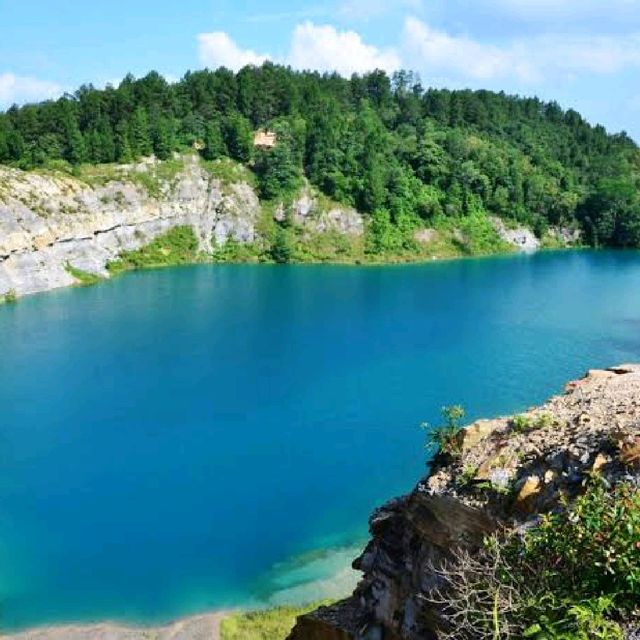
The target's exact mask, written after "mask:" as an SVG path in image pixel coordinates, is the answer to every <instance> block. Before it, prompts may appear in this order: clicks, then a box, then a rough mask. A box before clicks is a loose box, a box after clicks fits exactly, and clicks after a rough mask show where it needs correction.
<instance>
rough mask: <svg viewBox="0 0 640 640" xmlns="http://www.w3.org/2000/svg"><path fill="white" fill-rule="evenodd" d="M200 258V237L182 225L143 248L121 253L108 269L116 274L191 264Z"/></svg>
mask: <svg viewBox="0 0 640 640" xmlns="http://www.w3.org/2000/svg"><path fill="white" fill-rule="evenodd" d="M198 259H199V255H198V239H197V238H196V235H195V233H194V231H193V229H192V228H191V227H188V226H180V227H174V228H173V229H171V230H170V231H167V233H165V234H163V235H161V236H158V237H157V238H155V239H154V240H153V241H152V242H151V243H150V244H148V245H146V246H144V247H142V248H141V249H138V250H136V251H125V252H123V253H121V254H120V258H119V260H116V261H113V262H110V263H109V264H108V265H107V269H108V270H109V272H110V273H111V274H114V275H115V274H118V273H121V272H122V271H128V270H130V269H140V268H144V267H146V268H150V267H166V266H169V265H179V264H190V263H193V262H197V261H198Z"/></svg>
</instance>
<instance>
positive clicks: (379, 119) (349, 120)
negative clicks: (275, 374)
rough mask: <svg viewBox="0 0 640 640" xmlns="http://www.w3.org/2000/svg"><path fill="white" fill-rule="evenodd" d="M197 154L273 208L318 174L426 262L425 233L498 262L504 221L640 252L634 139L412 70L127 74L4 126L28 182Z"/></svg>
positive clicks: (383, 239)
mask: <svg viewBox="0 0 640 640" xmlns="http://www.w3.org/2000/svg"><path fill="white" fill-rule="evenodd" d="M259 128H268V129H269V130H270V131H273V132H275V133H276V134H277V143H276V144H275V145H274V146H273V147H270V148H266V147H262V148H256V147H254V144H253V134H254V131H255V130H256V129H259ZM194 148H195V149H197V150H198V152H199V153H200V154H201V155H202V156H203V157H204V159H206V160H207V161H208V162H211V163H216V162H218V163H220V162H224V159H225V158H232V159H234V160H236V161H238V162H240V163H242V164H243V165H245V166H246V167H248V168H250V169H251V172H252V173H253V174H254V175H255V176H256V180H257V184H258V187H259V191H260V193H261V195H262V197H264V198H266V199H273V198H278V197H281V196H283V195H285V194H288V193H291V192H293V191H295V189H296V188H297V187H298V186H299V184H300V181H301V179H302V177H303V176H306V177H307V178H308V179H309V181H310V182H311V183H312V184H313V185H315V187H317V188H318V189H319V190H320V191H321V192H322V193H323V194H325V195H326V196H328V197H330V198H332V199H333V200H335V201H337V202H339V203H342V204H344V205H348V206H353V207H355V208H357V209H358V210H359V211H361V212H363V213H365V214H368V215H369V216H371V225H370V233H369V238H368V241H367V252H368V253H372V254H375V255H379V254H380V253H386V254H389V255H402V254H403V252H407V251H410V250H412V246H408V245H411V243H412V242H413V237H412V234H411V233H410V231H411V230H413V229H415V228H425V227H428V228H439V227H441V228H451V227H455V228H457V229H461V230H462V235H463V237H462V238H461V239H459V242H461V243H462V245H463V246H462V253H470V254H475V253H488V252H491V251H494V250H495V244H496V243H497V239H496V238H497V236H496V234H495V233H494V232H492V230H491V229H490V228H489V225H488V223H487V217H488V215H495V216H499V217H501V218H502V219H504V220H505V221H507V222H513V223H518V224H525V225H527V226H529V227H530V228H532V229H534V230H535V232H536V234H537V235H538V236H539V237H540V238H545V237H547V238H549V241H550V242H553V240H552V237H551V236H548V234H547V229H549V228H550V227H560V226H563V227H569V228H576V227H580V228H582V230H583V231H584V234H585V237H586V238H587V240H588V241H589V242H591V243H592V244H594V245H598V246H600V245H613V246H640V196H639V195H638V194H639V193H640V190H638V178H639V175H640V171H639V168H640V162H639V158H640V155H639V153H638V149H637V147H636V145H635V144H634V142H633V141H632V140H631V139H630V138H629V137H628V136H627V135H626V134H624V133H621V134H617V135H610V134H608V133H607V132H606V131H605V129H604V128H603V127H601V126H595V127H594V126H591V125H590V124H588V123H587V122H586V121H585V120H584V119H583V118H582V117H581V116H580V115H579V114H578V113H576V112H575V111H573V110H568V111H563V110H562V109H561V108H560V107H559V106H558V105H557V104H556V103H553V102H552V103H545V102H542V101H540V100H538V99H535V98H519V97H513V96H507V95H505V94H503V93H493V92H490V91H475V92H473V91H448V90H435V89H428V90H425V89H424V88H423V87H422V85H421V84H420V82H419V80H418V79H417V77H415V76H414V75H412V74H411V73H407V72H398V73H396V74H394V75H393V77H392V78H389V77H388V76H387V75H385V73H383V72H381V71H376V72H372V73H369V74H366V75H363V76H353V77H352V78H351V79H348V80H347V79H342V78H340V77H338V76H337V75H328V74H325V75H320V74H318V73H312V72H295V71H293V70H291V69H288V68H283V67H279V66H276V65H273V64H271V63H265V64H264V65H262V66H260V67H253V66H249V67H245V68H244V69H242V70H241V71H239V72H238V73H236V74H234V73H232V72H231V71H229V70H227V69H224V68H221V69H218V70H216V71H208V70H204V71H198V72H194V73H191V72H189V73H187V74H186V75H185V76H184V77H183V78H182V79H181V80H180V81H179V82H177V83H174V84H171V83H169V82H167V81H166V80H165V79H163V78H162V77H161V76H160V75H159V74H157V73H155V72H152V73H149V74H148V75H147V76H145V77H144V78H141V79H139V80H136V79H134V78H133V77H132V76H127V77H126V78H125V79H124V80H123V81H122V82H121V83H120V85H119V86H118V87H112V86H108V87H107V88H106V89H104V90H99V89H95V88H94V87H92V86H91V85H85V86H83V87H81V88H80V89H79V90H78V91H76V92H75V93H74V94H73V95H69V94H67V95H65V96H64V97H62V98H60V99H58V100H56V101H47V102H43V103H40V104H32V105H26V106H23V107H12V108H10V109H9V110H8V111H6V112H5V113H3V114H0V162H2V163H7V164H11V165H15V166H18V167H22V168H27V169H28V168H33V167H42V166H47V165H48V164H50V163H51V162H54V163H55V162H57V163H59V162H61V161H64V162H67V163H69V164H70V165H72V166H73V167H82V166H84V165H85V164H86V163H91V164H104V163H114V162H118V163H131V162H133V161H135V160H136V159H138V158H140V157H144V156H148V155H150V154H155V155H156V157H158V158H159V159H164V160H170V159H171V157H172V154H173V152H181V151H184V150H187V149H194ZM223 166H224V165H223V164H222V165H220V164H219V165H217V166H216V170H218V169H221V168H222V167H223ZM141 179H142V180H144V177H143V178H141ZM150 189H153V184H151V185H150Z"/></svg>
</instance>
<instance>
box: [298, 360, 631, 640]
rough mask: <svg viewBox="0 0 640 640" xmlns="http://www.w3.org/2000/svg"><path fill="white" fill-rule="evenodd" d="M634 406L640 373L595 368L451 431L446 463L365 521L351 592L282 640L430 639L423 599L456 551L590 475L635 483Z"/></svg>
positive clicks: (433, 614)
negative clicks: (513, 410) (528, 405)
mask: <svg viewBox="0 0 640 640" xmlns="http://www.w3.org/2000/svg"><path fill="white" fill-rule="evenodd" d="M639 398H640V366H638V365H623V366H619V367H613V368H611V369H607V370H594V371H590V372H589V373H588V374H587V376H586V377H585V378H584V379H582V380H579V381H576V382H572V383H570V384H569V385H567V388H566V393H565V394H564V395H560V396H557V397H554V398H552V399H551V400H549V401H548V402H547V403H546V404H545V405H543V406H541V407H537V408H534V409H531V410H529V411H527V412H526V413H525V414H523V415H521V416H514V417H505V418H498V419H495V420H483V421H479V422H476V423H474V424H473V425H471V426H470V427H469V428H467V429H465V430H463V431H461V432H460V434H459V435H458V438H457V440H456V441H455V443H454V444H455V447H456V451H457V455H456V456H455V457H454V458H451V457H447V456H442V455H441V456H439V458H438V459H436V461H435V463H434V466H433V469H432V472H431V474H430V475H429V476H428V477H426V478H425V479H424V480H422V481H421V482H420V483H419V484H418V486H417V487H416V488H415V489H414V490H413V491H412V492H411V493H410V494H409V495H407V496H405V497H402V498H399V499H396V500H393V501H391V502H390V503H388V504H387V505H385V506H384V507H382V508H381V509H379V510H377V511H376V512H375V513H374V514H373V516H372V517H371V520H370V532H371V536H372V537H371V541H370V542H369V544H368V545H367V547H366V549H365V551H364V553H363V554H362V555H361V556H360V557H359V558H358V559H356V560H355V562H354V567H355V568H357V569H360V570H361V571H362V573H363V578H362V580H361V582H360V583H359V585H358V587H357V589H356V591H355V592H354V594H353V595H352V596H351V597H350V598H348V599H347V600H345V601H343V602H341V603H339V604H338V605H336V606H335V607H328V608H327V607H324V608H322V609H320V610H318V611H317V612H314V613H311V614H308V615H306V616H303V617H302V618H300V619H299V621H298V624H297V625H296V627H295V628H294V630H293V632H292V634H291V636H290V640H307V639H308V638H314V639H315V640H333V639H334V638H340V639H343V638H348V639H349V640H431V639H434V640H435V639H437V638H438V621H439V620H440V619H441V617H440V610H439V606H441V605H438V604H435V603H436V602H438V600H437V599H434V598H433V597H431V596H432V594H433V593H435V592H436V591H437V590H438V587H439V580H440V578H439V575H440V574H439V573H438V569H439V568H441V567H442V566H443V565H444V564H445V562H446V561H448V560H449V559H451V558H452V557H453V555H454V554H455V552H456V550H459V549H461V548H462V549H466V550H470V551H472V552H473V550H474V549H477V548H479V546H480V545H481V544H482V540H483V538H484V537H485V536H486V535H487V533H490V532H492V531H494V530H495V529H496V528H497V527H498V526H499V525H503V524H508V525H512V526H526V524H527V523H528V522H530V521H534V520H535V518H536V517H537V515H539V514H540V513H543V512H546V511H549V510H550V509H552V508H554V507H557V506H558V504H559V500H560V497H561V496H567V497H569V498H570V497H571V496H575V495H577V494H578V493H579V492H580V491H581V489H582V486H583V481H584V479H585V478H586V476H587V475H588V474H591V473H593V472H594V471H597V472H598V473H600V474H601V475H602V476H603V478H604V480H605V481H606V482H608V483H610V484H611V485H613V484H615V483H616V482H618V481H620V480H631V481H634V482H637V483H638V482H640V401H639V400H638V399H639ZM633 633H636V631H635V627H634V628H633V629H632V630H631V631H630V634H631V635H629V637H635V636H633Z"/></svg>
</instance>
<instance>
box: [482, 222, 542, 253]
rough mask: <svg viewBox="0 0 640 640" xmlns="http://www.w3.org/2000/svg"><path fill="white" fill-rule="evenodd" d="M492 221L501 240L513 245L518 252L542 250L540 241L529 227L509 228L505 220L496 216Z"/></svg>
mask: <svg viewBox="0 0 640 640" xmlns="http://www.w3.org/2000/svg"><path fill="white" fill-rule="evenodd" d="M490 220H491V224H492V225H493V228H494V229H495V230H496V231H497V233H498V235H499V236H500V238H501V239H502V240H504V241H505V242H507V243H509V244H510V245H513V246H514V247H515V248H516V249H517V250H518V251H522V252H523V253H532V252H534V251H537V250H538V249H539V248H540V244H541V243H540V240H539V239H538V238H536V236H535V234H534V233H533V231H531V229H528V228H527V227H507V225H506V224H505V223H504V220H501V219H500V218H498V217H495V216H492V217H491V218H490Z"/></svg>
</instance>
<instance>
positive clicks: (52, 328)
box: [0, 252, 640, 629]
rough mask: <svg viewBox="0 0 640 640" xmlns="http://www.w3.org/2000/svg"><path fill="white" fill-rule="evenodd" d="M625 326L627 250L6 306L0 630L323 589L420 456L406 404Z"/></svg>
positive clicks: (591, 350)
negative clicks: (371, 514)
mask: <svg viewBox="0 0 640 640" xmlns="http://www.w3.org/2000/svg"><path fill="white" fill-rule="evenodd" d="M639 329H640V254H638V253H623V252H620V253H613V252H602V253H594V252H573V253H571V252H570V253H549V254H544V255H537V256H533V257H513V258H496V259H485V260H468V261H458V262H449V263H439V264H430V265H424V266H407V267H380V268H378V267H367V268H355V267H344V268H343V267H330V266H326V267H325V266H290V267H281V266H273V267H272V266H199V267H193V268H179V269H171V270H161V271H147V272H138V273H132V274H129V275H126V276H124V277H121V278H118V279H116V280H114V281H112V282H107V283H104V284H101V285H99V286H96V287H92V288H85V289H73V290H62V291H58V292H53V293H49V294H44V295H39V296H34V297H31V298H27V299H24V300H21V301H20V302H19V303H18V304H16V305H13V306H5V307H3V308H0V409H1V412H0V603H1V605H0V627H3V628H4V629H11V628H21V627H26V626H31V625H36V624H44V623H51V622H60V621H80V620H93V619H120V620H127V621H136V622H157V621H163V620H167V619H169V618H173V617H176V616H180V615H184V614H188V613H193V612H195V611H201V610H203V609H210V608H216V607H226V606H234V605H244V604H248V603H249V604H251V603H253V604H255V603H262V602H281V601H283V600H286V599H304V598H308V597H309V596H310V595H323V591H322V590H323V589H324V587H325V586H326V585H327V578H328V577H330V575H331V574H333V573H336V574H340V575H343V574H344V570H345V566H346V565H347V559H348V558H350V557H352V555H353V554H354V553H355V552H356V549H355V548H353V547H352V545H354V544H357V543H358V542H359V541H360V540H361V539H362V537H363V536H364V535H365V533H366V520H367V517H368V515H369V512H370V511H371V509H372V508H373V507H374V506H375V505H377V504H379V503H381V502H382V501H384V500H386V499H387V498H389V497H391V496H394V495H395V494H398V493H399V492H404V491H407V490H409V489H410V488H411V487H412V485H413V484H414V482H415V481H416V480H417V479H418V477H419V476H420V475H421V474H422V473H423V472H424V459H423V458H424V455H423V454H424V452H423V449H422V444H423V434H422V433H421V431H420V429H419V428H418V425H419V423H421V422H422V421H430V422H432V423H433V422H437V420H438V414H439V409H440V407H441V406H443V405H447V404H453V403H461V404H464V405H465V406H466V407H467V409H468V411H469V413H470V414H471V417H474V416H487V415H493V414H498V413H503V412H512V411H516V410H519V409H523V408H525V407H526V406H528V405H531V404H534V403H537V402H538V401H541V400H543V399H544V398H546V397H547V396H548V395H550V394H551V393H554V392H556V391H558V390H559V389H560V388H561V385H562V384H563V383H564V382H565V381H567V380H568V379H571V378H574V377H576V376H578V375H580V374H581V373H582V372H583V371H584V370H585V369H586V368H588V367H597V366H605V365H610V364H614V363H618V362H621V361H629V360H640V333H639ZM343 577H344V576H343ZM314 581H317V582H314ZM309 582H311V583H312V586H311V587H309V585H308V583H309ZM305 585H306V586H305ZM314 585H315V586H314Z"/></svg>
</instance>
